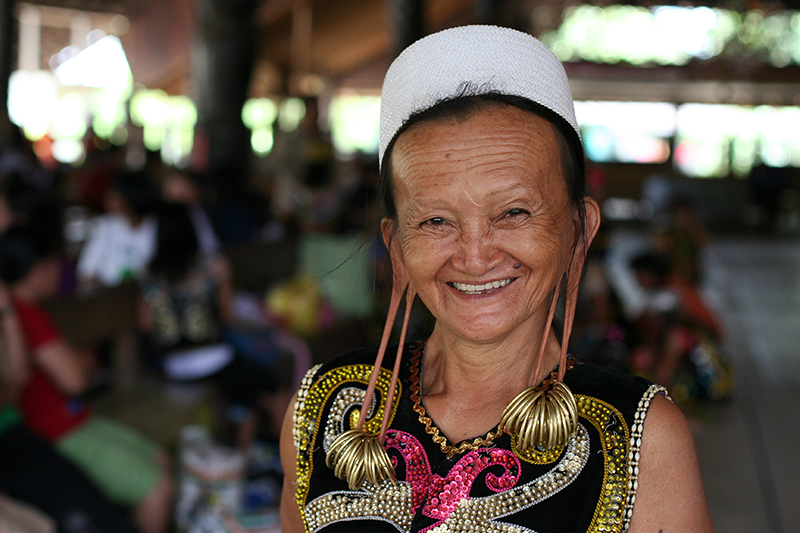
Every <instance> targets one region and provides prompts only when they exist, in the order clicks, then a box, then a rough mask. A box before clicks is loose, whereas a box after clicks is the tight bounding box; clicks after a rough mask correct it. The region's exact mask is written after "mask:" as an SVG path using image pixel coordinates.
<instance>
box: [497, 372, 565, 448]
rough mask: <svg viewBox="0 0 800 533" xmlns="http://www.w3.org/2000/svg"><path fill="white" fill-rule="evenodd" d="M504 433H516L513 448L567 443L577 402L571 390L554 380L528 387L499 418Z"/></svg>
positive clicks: (552, 446) (554, 445)
mask: <svg viewBox="0 0 800 533" xmlns="http://www.w3.org/2000/svg"><path fill="white" fill-rule="evenodd" d="M500 427H501V428H503V430H504V431H505V432H506V433H509V434H511V433H516V434H517V450H518V451H520V452H525V451H528V450H532V449H533V448H534V447H537V446H539V447H542V448H544V449H545V450H548V451H551V450H555V449H557V448H559V447H562V446H564V445H566V444H567V442H568V441H569V439H571V438H572V436H573V435H575V432H576V431H577V430H578V405H577V403H576V402H575V396H574V395H573V394H572V391H571V390H570V389H569V387H567V386H566V385H565V384H564V383H563V382H561V381H557V380H554V381H553V382H552V384H551V385H550V386H549V387H545V388H538V387H530V388H528V389H525V390H524V391H522V392H521V393H519V394H518V395H517V396H515V397H514V399H513V400H511V403H509V404H508V406H507V407H506V408H505V410H503V415H502V416H501V417H500Z"/></svg>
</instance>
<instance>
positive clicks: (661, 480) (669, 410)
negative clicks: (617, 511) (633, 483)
mask: <svg viewBox="0 0 800 533" xmlns="http://www.w3.org/2000/svg"><path fill="white" fill-rule="evenodd" d="M638 483H639V488H638V490H637V493H636V501H635V504H634V507H633V516H632V519H631V524H630V527H629V528H628V532H629V533H639V532H647V533H650V532H652V533H657V532H659V531H663V532H672V531H681V532H686V533H690V532H697V533H709V532H713V531H714V526H713V524H712V522H711V515H710V514H709V511H708V505H707V503H706V498H705V492H704V490H703V480H702V478H701V476H700V466H699V464H698V461H697V451H696V449H695V444H694V437H693V436H692V433H691V430H690V428H689V424H688V422H687V421H686V417H685V416H684V415H683V413H682V412H681V410H680V409H679V408H678V407H677V406H676V405H675V404H673V403H672V402H670V401H669V400H667V399H666V398H664V397H663V396H661V395H657V396H656V397H655V398H654V399H653V402H652V404H651V405H650V409H649V410H648V412H647V417H646V418H645V423H644V432H643V434H642V448H641V460H640V461H639V478H638Z"/></svg>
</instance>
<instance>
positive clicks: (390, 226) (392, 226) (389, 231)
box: [381, 217, 397, 251]
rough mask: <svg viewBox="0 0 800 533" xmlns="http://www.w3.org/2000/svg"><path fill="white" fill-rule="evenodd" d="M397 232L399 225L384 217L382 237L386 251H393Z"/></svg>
mask: <svg viewBox="0 0 800 533" xmlns="http://www.w3.org/2000/svg"><path fill="white" fill-rule="evenodd" d="M396 231H397V223H396V222H395V221H394V220H392V219H391V218H387V217H384V218H382V219H381V237H383V244H384V245H386V249H387V250H390V251H391V249H392V237H393V236H394V234H395V232H396Z"/></svg>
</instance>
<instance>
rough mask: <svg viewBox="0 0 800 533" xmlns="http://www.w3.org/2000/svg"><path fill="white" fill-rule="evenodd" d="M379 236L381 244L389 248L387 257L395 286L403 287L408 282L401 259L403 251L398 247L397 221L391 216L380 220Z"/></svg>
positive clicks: (403, 262)
mask: <svg viewBox="0 0 800 533" xmlns="http://www.w3.org/2000/svg"><path fill="white" fill-rule="evenodd" d="M381 236H382V237H383V244H385V245H386V249H387V250H389V257H390V258H391V260H392V276H393V278H394V284H395V286H396V287H402V288H403V289H405V287H406V285H407V284H408V275H407V274H406V265H405V261H403V252H402V250H401V248H400V241H399V239H398V238H397V221H396V220H392V219H391V218H384V219H383V220H381Z"/></svg>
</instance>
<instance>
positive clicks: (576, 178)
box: [378, 84, 586, 237]
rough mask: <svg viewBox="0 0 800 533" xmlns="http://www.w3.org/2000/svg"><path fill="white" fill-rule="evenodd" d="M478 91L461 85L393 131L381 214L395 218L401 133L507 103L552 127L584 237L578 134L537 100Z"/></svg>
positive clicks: (383, 177) (582, 164) (380, 196)
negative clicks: (395, 164)
mask: <svg viewBox="0 0 800 533" xmlns="http://www.w3.org/2000/svg"><path fill="white" fill-rule="evenodd" d="M480 90H481V89H480V88H479V87H476V86H473V85H469V84H466V85H464V86H463V87H462V88H461V90H460V92H459V94H458V95H456V96H453V97H450V98H446V99H444V100H441V101H440V102H438V103H436V104H435V105H433V106H432V107H430V108H428V109H426V110H424V111H421V112H419V113H415V114H413V115H411V117H409V118H408V120H406V122H405V123H404V124H403V126H402V127H401V128H400V129H399V130H398V131H397V133H395V135H394V137H393V138H392V140H391V142H390V143H389V145H388V146H387V147H386V151H385V152H384V154H383V161H382V162H381V163H382V164H381V172H380V183H379V184H378V200H379V202H380V207H381V211H382V213H381V214H382V216H383V217H386V218H390V219H394V218H397V208H396V205H395V199H394V187H393V178H392V165H391V160H392V151H393V149H394V144H395V141H396V140H397V137H398V136H400V134H401V133H403V132H404V131H406V130H407V129H408V128H410V127H411V126H413V125H415V124H420V123H423V122H445V121H448V120H465V119H467V118H469V117H470V116H471V115H472V114H473V113H475V112H476V111H480V110H482V109H486V108H487V107H489V106H490V105H491V104H507V105H511V106H514V107H517V108H519V109H522V110H523V111H528V112H530V113H533V114H534V115H537V116H540V117H542V118H544V119H545V120H547V121H548V122H550V123H551V124H553V125H554V126H555V129H556V137H557V138H558V140H559V143H560V144H561V146H560V148H561V158H562V162H561V164H562V166H563V169H564V179H565V180H566V185H567V194H568V197H569V201H570V203H571V204H572V205H573V206H574V207H575V209H577V211H578V217H579V219H580V223H581V230H580V231H581V237H584V227H585V221H586V209H585V207H584V204H583V198H584V196H585V195H586V157H585V154H584V152H583V145H582V144H581V141H580V138H579V137H578V134H577V133H576V132H575V130H574V129H573V128H572V126H570V125H569V123H568V122H567V121H566V120H565V119H564V118H563V117H561V116H560V115H558V114H557V113H555V112H554V111H552V110H550V109H548V108H546V107H544V106H542V105H540V104H537V103H536V102H533V101H531V100H529V99H527V98H523V97H521V96H511V95H507V94H502V93H498V92H484V93H481V92H479V91H480Z"/></svg>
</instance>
